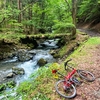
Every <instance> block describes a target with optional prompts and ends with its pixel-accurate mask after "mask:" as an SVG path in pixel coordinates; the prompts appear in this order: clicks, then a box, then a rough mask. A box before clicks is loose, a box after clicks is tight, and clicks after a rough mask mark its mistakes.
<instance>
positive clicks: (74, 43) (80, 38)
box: [10, 33, 89, 80]
mask: <svg viewBox="0 0 100 100" xmlns="http://www.w3.org/2000/svg"><path fill="white" fill-rule="evenodd" d="M88 38H89V37H88V36H87V35H86V34H84V33H80V34H77V36H76V38H75V39H73V40H71V41H70V42H69V41H67V42H66V43H65V44H64V46H63V45H62V43H63V42H62V43H61V45H62V46H61V48H55V45H53V44H52V43H50V44H49V46H51V47H53V46H54V47H53V50H54V52H53V56H54V58H55V59H56V62H59V63H61V62H62V61H63V60H64V59H65V58H66V57H67V56H68V55H69V54H70V53H71V52H73V51H74V50H75V49H77V47H78V46H79V45H80V44H81V43H82V42H84V41H85V40H87V39H88ZM49 42H52V41H51V40H50V41H49ZM64 42H65V41H64ZM46 44H47V42H45V43H42V45H45V46H46ZM52 45H53V46H52ZM65 47H66V51H65V49H63V48H65ZM39 48H41V46H39ZM44 48H46V47H44ZM49 49H50V48H49ZM24 51H25V50H24ZM37 51H38V50H36V51H35V52H37ZM29 52H30V53H31V54H34V51H29ZM38 52H39V55H38V54H37V55H36V54H35V55H34V58H36V59H37V60H39V58H38V57H40V56H41V55H43V56H44V55H45V57H46V55H47V53H48V52H49V51H48V50H47V52H46V53H44V52H41V51H38ZM40 52H41V53H40ZM62 52H63V53H62ZM21 54H22V55H23V51H22V52H21ZM25 54H26V53H25ZM55 54H56V57H55ZM57 54H58V55H57ZM22 55H21V56H22ZM35 56H36V57H35ZM23 58H26V57H25V55H24V57H23ZM32 58H33V57H32ZM32 58H31V59H32ZM34 58H33V59H32V60H31V59H28V60H30V61H27V60H26V59H25V63H24V62H22V64H21V63H20V64H21V67H22V68H26V70H25V71H28V69H30V71H31V72H32V73H33V72H34V68H35V67H36V66H37V62H36V59H34ZM49 58H51V60H53V58H52V56H51V55H49V56H47V57H46V59H48V60H49ZM33 61H34V63H33ZM50 62H51V63H52V61H50V60H49V63H50ZM10 63H11V62H10ZM24 65H25V66H24ZM29 66H33V68H30V67H29ZM38 67H39V66H37V68H38ZM36 70H37V69H36ZM30 71H28V72H27V74H26V75H25V76H24V77H23V79H25V78H26V76H28V77H29V75H30V74H31V73H30ZM18 79H20V77H19V78H18ZM21 80H22V79H21Z"/></svg>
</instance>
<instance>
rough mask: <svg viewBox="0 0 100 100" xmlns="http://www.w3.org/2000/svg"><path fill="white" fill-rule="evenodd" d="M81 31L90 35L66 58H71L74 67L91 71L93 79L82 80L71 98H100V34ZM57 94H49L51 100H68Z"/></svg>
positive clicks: (98, 99)
mask: <svg viewBox="0 0 100 100" xmlns="http://www.w3.org/2000/svg"><path fill="white" fill-rule="evenodd" d="M81 31H85V32H86V33H87V34H88V35H90V39H89V40H88V41H87V42H85V43H84V44H83V45H82V46H81V47H79V48H78V49H77V50H76V51H74V53H72V54H71V55H70V56H69V57H68V58H72V59H73V61H72V63H73V64H74V65H75V67H76V68H79V69H83V70H88V71H90V72H92V73H93V74H94V76H95V81H93V82H86V81H84V80H82V84H81V85H80V86H78V87H76V89H77V96H76V97H75V98H72V99H71V100H100V37H99V36H100V34H99V33H96V32H93V31H87V30H82V29H81ZM57 95H58V94H57V93H55V94H53V95H51V100H69V99H64V98H63V97H60V96H59V97H58V96H57Z"/></svg>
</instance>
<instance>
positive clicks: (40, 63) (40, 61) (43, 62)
mask: <svg viewBox="0 0 100 100" xmlns="http://www.w3.org/2000/svg"><path fill="white" fill-rule="evenodd" d="M46 63H47V61H46V60H45V59H43V58H41V59H40V60H39V61H38V65H39V66H44V65H45V64H46Z"/></svg>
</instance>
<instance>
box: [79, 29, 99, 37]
mask: <svg viewBox="0 0 100 100" xmlns="http://www.w3.org/2000/svg"><path fill="white" fill-rule="evenodd" d="M78 30H79V31H81V32H85V33H86V34H88V35H89V36H91V37H100V33H99V32H98V31H96V30H89V29H81V28H80V29H78Z"/></svg>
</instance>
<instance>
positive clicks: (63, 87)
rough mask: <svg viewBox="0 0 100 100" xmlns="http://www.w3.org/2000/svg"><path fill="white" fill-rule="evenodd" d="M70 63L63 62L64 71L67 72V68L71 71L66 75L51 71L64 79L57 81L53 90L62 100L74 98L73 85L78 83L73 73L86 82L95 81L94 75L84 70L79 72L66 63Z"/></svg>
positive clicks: (74, 90)
mask: <svg viewBox="0 0 100 100" xmlns="http://www.w3.org/2000/svg"><path fill="white" fill-rule="evenodd" d="M69 61H71V59H70V60H68V61H66V62H65V64H64V67H65V70H67V69H68V68H70V69H72V71H71V72H70V73H69V74H68V75H66V76H65V75H63V74H61V73H60V72H58V70H57V69H55V70H52V73H58V74H60V75H61V76H63V77H64V79H63V80H59V81H58V82H57V83H56V85H55V89H56V91H57V93H58V94H59V95H61V96H62V97H64V98H69V99H70V98H74V97H75V96H76V88H75V84H80V81H79V80H78V79H77V78H76V77H75V76H74V75H75V73H78V75H79V76H80V77H81V78H83V79H85V80H86V81H88V82H92V81H94V80H95V77H94V75H93V74H92V73H91V72H89V71H85V70H79V69H77V70H76V69H75V68H73V67H71V66H69V65H68V62H69Z"/></svg>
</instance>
